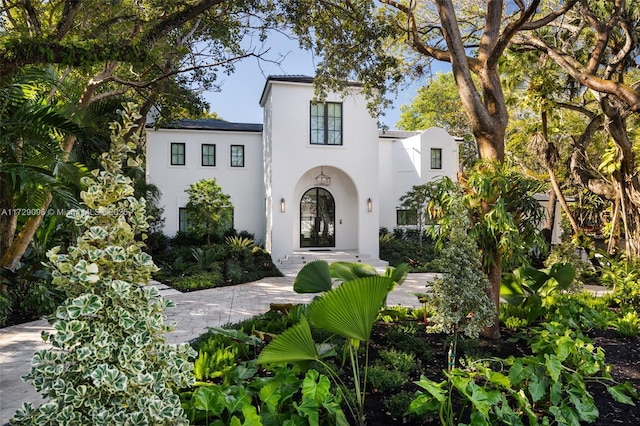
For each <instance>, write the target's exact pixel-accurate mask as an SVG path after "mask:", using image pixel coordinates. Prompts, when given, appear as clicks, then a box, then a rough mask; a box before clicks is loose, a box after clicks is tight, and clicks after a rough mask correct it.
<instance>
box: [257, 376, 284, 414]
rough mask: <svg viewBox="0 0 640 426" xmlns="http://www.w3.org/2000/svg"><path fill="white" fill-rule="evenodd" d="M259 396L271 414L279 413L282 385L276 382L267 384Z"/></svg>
mask: <svg viewBox="0 0 640 426" xmlns="http://www.w3.org/2000/svg"><path fill="white" fill-rule="evenodd" d="M258 396H259V398H260V400H261V401H262V402H264V403H265V404H266V406H267V410H268V411H269V412H270V413H276V412H277V411H278V403H279V402H280V397H281V396H282V393H281V391H280V384H279V383H276V382H274V381H270V382H267V383H266V384H265V385H264V386H263V387H262V388H261V389H260V392H258Z"/></svg>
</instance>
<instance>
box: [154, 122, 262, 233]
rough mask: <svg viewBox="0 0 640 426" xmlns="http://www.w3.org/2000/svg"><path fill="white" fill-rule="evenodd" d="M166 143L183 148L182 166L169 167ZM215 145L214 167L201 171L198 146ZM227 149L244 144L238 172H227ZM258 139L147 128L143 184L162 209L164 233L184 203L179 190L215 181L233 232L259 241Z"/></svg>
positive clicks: (174, 226)
mask: <svg viewBox="0 0 640 426" xmlns="http://www.w3.org/2000/svg"><path fill="white" fill-rule="evenodd" d="M171 143H184V144H185V165H184V166H172V165H171ZM202 144H214V145H215V146H216V165H215V166H202V158H201V152H202V151H201V149H202V148H201V145H202ZM231 145H244V167H231V166H230V163H231V148H230V146H231ZM263 175H264V173H263V161H262V134H261V133H249V132H233V131H214V130H191V129H158V130H153V129H147V181H148V182H150V183H153V184H155V185H156V186H157V187H158V188H159V189H160V191H162V196H161V200H160V203H161V205H163V206H164V217H165V223H164V229H163V232H164V233H165V234H166V235H169V236H173V235H175V234H176V232H177V231H178V209H179V208H180V207H184V206H185V205H186V204H187V200H188V198H189V197H188V195H187V193H186V192H184V191H185V189H187V188H188V187H189V185H191V184H192V183H194V182H197V181H199V180H201V179H211V178H215V179H216V181H217V183H218V185H220V186H221V187H222V190H223V192H225V193H226V194H229V195H230V196H231V202H232V204H233V207H234V227H235V228H236V229H237V230H239V231H240V230H246V231H249V232H251V233H254V234H255V237H256V240H258V241H264V238H265V233H264V230H265V217H264V215H263V214H258V213H257V212H262V211H264V199H265V196H264V187H263Z"/></svg>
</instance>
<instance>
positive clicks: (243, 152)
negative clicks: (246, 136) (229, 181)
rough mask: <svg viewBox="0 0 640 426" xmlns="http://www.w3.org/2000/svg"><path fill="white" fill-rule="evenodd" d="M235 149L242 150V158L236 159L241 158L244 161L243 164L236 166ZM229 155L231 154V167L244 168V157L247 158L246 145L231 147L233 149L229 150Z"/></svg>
mask: <svg viewBox="0 0 640 426" xmlns="http://www.w3.org/2000/svg"><path fill="white" fill-rule="evenodd" d="M234 148H242V157H238V156H237V155H236V158H241V159H242V164H234V161H233V160H234V152H233V151H234ZM229 154H230V163H229V164H230V165H231V167H244V157H245V149H244V145H231V147H230V148H229Z"/></svg>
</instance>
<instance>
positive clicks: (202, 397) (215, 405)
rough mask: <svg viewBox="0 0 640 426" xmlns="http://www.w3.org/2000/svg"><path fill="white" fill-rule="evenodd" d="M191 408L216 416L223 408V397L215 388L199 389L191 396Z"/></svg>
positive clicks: (203, 387) (204, 387)
mask: <svg viewBox="0 0 640 426" xmlns="http://www.w3.org/2000/svg"><path fill="white" fill-rule="evenodd" d="M192 401H193V406H194V407H195V408H196V409H197V410H202V411H206V412H207V413H213V414H214V415H216V416H218V415H220V414H221V413H222V410H224V407H225V400H224V395H223V394H222V392H221V391H220V390H219V389H218V388H217V387H210V386H202V387H199V388H198V389H197V390H196V391H195V392H194V393H193V396H192Z"/></svg>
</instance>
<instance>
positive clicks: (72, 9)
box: [55, 0, 82, 41]
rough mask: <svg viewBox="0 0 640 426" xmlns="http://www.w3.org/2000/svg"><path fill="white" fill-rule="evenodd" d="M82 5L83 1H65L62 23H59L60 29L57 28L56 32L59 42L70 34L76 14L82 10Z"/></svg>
mask: <svg viewBox="0 0 640 426" xmlns="http://www.w3.org/2000/svg"><path fill="white" fill-rule="evenodd" d="M81 5H82V1H81V0H65V2H64V8H63V9H62V14H61V15H60V21H59V22H58V27H57V28H56V32H55V34H56V36H55V39H56V40H57V41H60V40H62V39H63V38H64V36H66V35H67V34H68V33H69V31H70V30H71V28H73V23H74V20H75V17H76V14H77V13H78V11H79V10H80V6H81Z"/></svg>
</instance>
